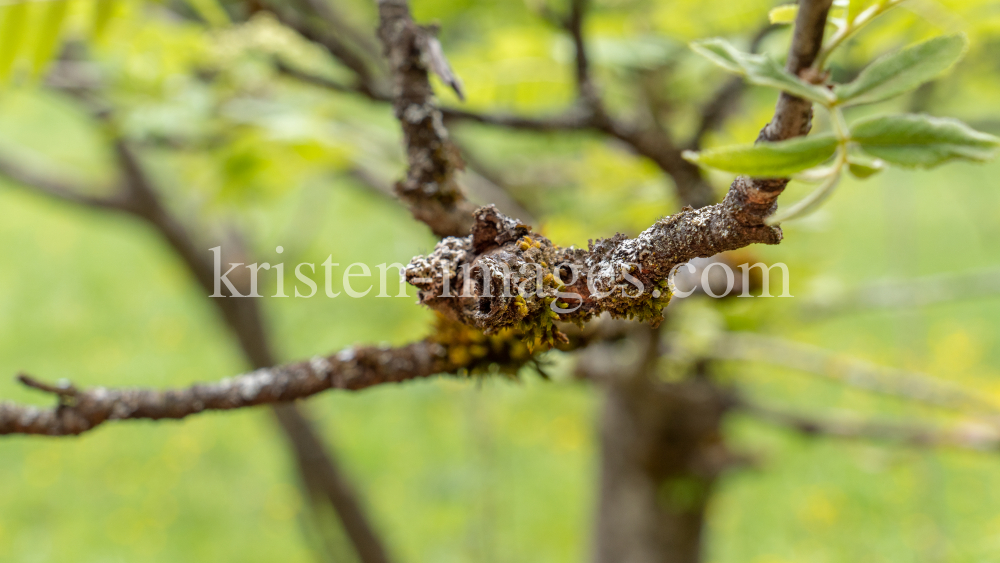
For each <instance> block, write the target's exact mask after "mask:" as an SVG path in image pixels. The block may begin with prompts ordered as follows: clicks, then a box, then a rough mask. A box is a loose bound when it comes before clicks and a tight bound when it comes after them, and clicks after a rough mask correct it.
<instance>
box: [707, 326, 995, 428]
mask: <svg viewBox="0 0 1000 563" xmlns="http://www.w3.org/2000/svg"><path fill="white" fill-rule="evenodd" d="M711 355H712V357H713V358H715V359H718V360H736V361H740V362H763V363H767V364H770V365H776V366H781V367H786V368H789V369H794V370H797V371H801V372H804V373H810V374H814V375H819V376H821V377H824V378H826V379H830V380H832V381H837V382H840V383H844V384H846V385H849V386H851V387H856V388H858V389H863V390H865V391H870V392H874V393H879V394H882V395H888V396H892V397H898V398H902V399H906V400H910V401H917V402H920V403H925V404H928V405H932V406H936V407H942V408H947V409H954V410H959V411H973V412H979V413H988V414H1000V406H997V405H996V404H994V403H992V402H990V401H987V400H984V399H983V398H982V397H981V396H980V395H979V394H976V393H974V392H972V391H969V390H966V389H964V388H962V387H960V386H959V385H957V384H955V383H952V382H949V381H943V380H940V379H936V378H934V377H931V376H929V375H926V374H923V373H918V372H912V371H906V370H901V369H895V368H888V367H884V366H878V365H875V364H872V363H870V362H866V361H863V360H859V359H857V358H849V357H843V356H840V355H837V354H835V353H833V352H829V351H827V350H823V349H822V348H817V347H815V346H810V345H807V344H801V343H797V342H790V341H787V340H782V339H780V338H771V337H767V336H760V335H756V334H751V333H733V332H731V333H728V334H726V335H725V336H723V337H722V338H720V339H719V340H718V341H717V342H716V345H715V347H714V348H713V350H712V351H711Z"/></svg>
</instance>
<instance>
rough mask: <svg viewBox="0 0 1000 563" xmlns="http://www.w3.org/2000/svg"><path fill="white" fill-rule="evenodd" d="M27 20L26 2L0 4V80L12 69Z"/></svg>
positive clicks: (8, 76)
mask: <svg viewBox="0 0 1000 563" xmlns="http://www.w3.org/2000/svg"><path fill="white" fill-rule="evenodd" d="M27 22H28V2H18V3H16V4H8V5H6V6H0V82H6V81H7V80H8V79H9V78H10V73H11V71H12V70H13V69H14V62H15V61H17V54H18V51H20V50H21V44H22V43H23V41H22V40H23V39H24V30H25V28H26V27H27Z"/></svg>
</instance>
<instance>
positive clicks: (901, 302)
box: [804, 269, 1000, 317]
mask: <svg viewBox="0 0 1000 563" xmlns="http://www.w3.org/2000/svg"><path fill="white" fill-rule="evenodd" d="M996 295H1000V270H996V269H991V270H983V271H978V272H968V273H954V274H952V273H948V274H935V275H932V276H925V277H920V278H914V279H909V280H897V281H882V282H876V283H870V284H866V285H862V286H859V287H855V288H852V289H849V290H847V291H843V292H838V291H836V290H832V291H827V292H825V293H824V294H823V295H821V296H817V297H815V298H812V299H809V300H808V301H806V304H805V306H804V313H805V315H806V316H810V317H811V316H827V315H836V314H845V313H853V312H865V311H873V310H882V309H912V308H917V307H927V306H929V305H935V304H938V303H949V302H954V301H963V300H966V299H978V298H983V297H994V296H996Z"/></svg>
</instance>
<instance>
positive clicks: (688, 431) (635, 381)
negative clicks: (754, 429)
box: [578, 328, 733, 563]
mask: <svg viewBox="0 0 1000 563" xmlns="http://www.w3.org/2000/svg"><path fill="white" fill-rule="evenodd" d="M628 341H629V342H628V343H627V344H622V343H611V342H609V343H605V344H601V345H597V346H595V347H592V348H591V349H589V350H587V351H586V352H585V354H584V356H583V357H582V358H581V362H580V364H579V368H578V369H579V371H580V373H581V375H582V376H584V377H587V378H589V379H592V380H594V381H596V382H597V383H598V384H601V385H602V386H603V387H604V388H605V401H604V412H603V415H602V417H601V421H600V425H601V431H600V437H601V457H600V463H601V477H600V494H599V499H598V501H599V505H598V510H597V521H596V529H595V535H594V540H595V546H594V561H595V562H597V563H657V562H665V561H669V562H671V563H695V562H697V561H700V559H701V545H702V535H703V528H704V517H705V511H706V508H707V505H708V501H709V499H710V496H711V492H712V490H713V488H714V486H715V483H716V481H717V479H718V477H719V475H720V474H721V473H722V472H723V471H724V470H725V469H726V468H728V467H729V466H730V465H732V463H733V457H732V456H731V455H730V454H729V453H728V452H727V450H726V449H725V447H724V445H723V442H722V434H721V429H720V422H721V420H722V416H723V415H724V414H725V412H726V411H727V410H728V408H729V406H730V403H731V399H730V398H729V397H728V396H727V395H726V394H725V393H723V392H722V391H720V390H719V388H717V387H716V386H715V385H713V384H712V383H711V382H710V381H709V380H708V379H707V378H706V377H705V375H706V374H705V373H704V372H703V371H701V370H704V369H705V364H702V365H699V366H697V367H696V369H697V370H699V372H698V373H695V374H693V376H692V377H690V378H687V379H685V380H683V381H680V382H677V383H664V382H663V381H661V380H660V378H659V376H658V373H657V363H658V362H657V360H658V359H659V345H658V338H657V332H656V331H655V330H650V329H648V328H644V329H637V330H634V331H633V333H632V334H631V335H630V338H629V339H628ZM616 347H618V348H623V349H618V350H616V349H615V348H616ZM636 347H637V348H638V349H639V352H638V354H635V353H634V350H635V348H636ZM629 349H631V350H632V352H631V353H630V352H629V351H628V350H629ZM635 356H638V359H636V357H635Z"/></svg>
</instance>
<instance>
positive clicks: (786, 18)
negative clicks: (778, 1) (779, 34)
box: [767, 4, 799, 24]
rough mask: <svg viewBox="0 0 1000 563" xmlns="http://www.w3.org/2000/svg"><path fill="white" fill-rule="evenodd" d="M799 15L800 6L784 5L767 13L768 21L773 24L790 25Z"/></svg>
mask: <svg viewBox="0 0 1000 563" xmlns="http://www.w3.org/2000/svg"><path fill="white" fill-rule="evenodd" d="M798 13H799V6H798V4H782V5H780V6H775V7H774V8H771V11H770V12H768V13H767V19H768V20H770V21H771V23H772V24H789V23H792V22H794V21H795V16H796V14H798Z"/></svg>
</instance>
